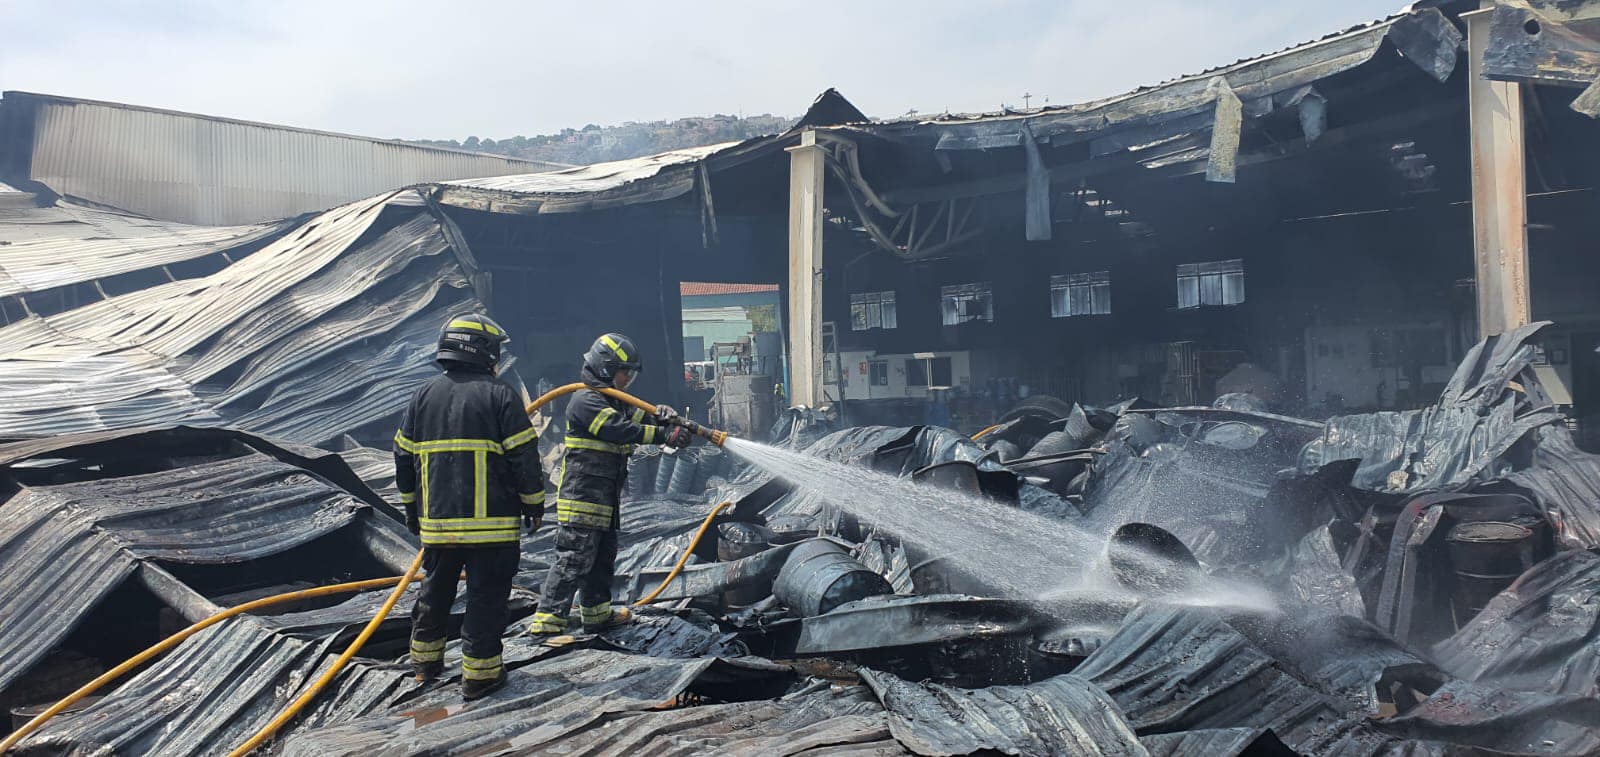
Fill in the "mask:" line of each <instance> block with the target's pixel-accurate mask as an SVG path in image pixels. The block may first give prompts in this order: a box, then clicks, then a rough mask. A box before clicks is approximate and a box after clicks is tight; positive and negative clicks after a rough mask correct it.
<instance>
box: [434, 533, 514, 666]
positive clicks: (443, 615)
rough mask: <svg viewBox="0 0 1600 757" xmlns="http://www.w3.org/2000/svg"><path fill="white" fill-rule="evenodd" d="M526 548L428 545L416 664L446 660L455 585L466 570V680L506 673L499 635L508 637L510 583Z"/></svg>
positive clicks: (463, 645)
mask: <svg viewBox="0 0 1600 757" xmlns="http://www.w3.org/2000/svg"><path fill="white" fill-rule="evenodd" d="M521 558H522V550H521V549H520V548H518V546H517V544H516V543H514V542H513V543H508V544H497V545H494V546H486V547H425V548H424V549H423V553H422V567H423V569H424V570H426V571H427V576H425V577H424V578H423V579H422V587H421V588H420V589H419V590H418V591H417V603H416V604H415V605H414V606H412V608H411V660H412V662H439V661H441V660H443V659H444V644H445V626H446V624H447V623H448V622H449V621H450V605H451V604H453V603H454V602H455V601H456V581H457V580H458V579H459V578H460V577H461V571H462V570H463V569H465V570H466V571H467V614H466V618H465V619H464V620H463V621H462V623H461V655H462V657H461V667H462V671H461V673H462V677H463V678H464V679H466V680H474V679H483V680H488V679H493V678H497V677H499V675H500V673H501V670H502V668H501V662H500V650H501V645H500V636H501V634H503V633H505V630H506V620H507V617H508V614H509V610H508V608H507V607H506V604H507V602H509V601H510V599H511V580H512V579H513V578H515V577H516V575H517V563H518V562H519V561H520V560H521Z"/></svg>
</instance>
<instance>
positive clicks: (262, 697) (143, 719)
mask: <svg viewBox="0 0 1600 757" xmlns="http://www.w3.org/2000/svg"><path fill="white" fill-rule="evenodd" d="M332 638H333V637H331V636H329V637H322V638H319V639H310V640H308V639H301V638H296V637H293V636H289V635H285V634H282V633H277V632H274V631H271V630H268V629H267V628H266V627H265V626H263V625H262V624H261V623H260V622H259V621H258V620H256V619H255V618H252V617H249V616H240V617H237V618H232V619H230V620H227V621H224V622H222V623H219V624H218V625H216V626H214V627H212V628H208V629H206V630H205V631H202V632H200V633H199V634H197V635H195V637H194V638H191V639H189V640H187V641H185V642H184V643H183V644H181V645H179V646H178V648H177V649H175V650H173V651H172V652H171V653H169V654H168V655H166V656H165V657H162V658H161V659H159V660H157V661H156V662H155V663H154V664H152V665H151V666H150V667H149V668H147V669H145V670H144V671H142V672H140V673H138V674H136V675H134V676H133V677H132V678H131V679H129V680H128V681H127V682H126V683H124V684H122V685H121V686H119V687H118V688H117V689H116V690H115V692H114V693H112V694H111V695H110V696H107V697H106V698H105V699H102V700H101V701H99V702H97V703H96V704H94V705H93V706H91V707H90V708H88V709H87V710H85V711H84V712H83V713H81V714H79V715H78V716H76V717H72V718H63V719H57V720H53V721H51V722H49V723H46V724H45V726H44V727H43V728H41V729H40V730H39V731H37V732H36V733H34V734H33V735H32V736H30V737H28V738H27V739H25V740H24V741H23V742H22V744H21V745H20V749H21V753H22V754H59V753H62V752H67V751H72V750H81V751H84V752H89V751H95V750H97V749H103V750H106V751H107V752H109V753H115V754H161V755H209V754H221V753H225V752H228V751H229V750H231V749H233V748H234V747H237V746H238V745H239V744H241V743H243V742H244V740H245V739H246V738H249V736H250V735H251V734H252V733H254V732H255V731H256V730H257V729H259V728H260V727H261V726H264V725H266V724H267V722H268V721H270V720H271V719H272V718H273V717H275V716H276V715H277V714H278V712H279V711H280V710H281V709H282V708H283V707H284V706H285V705H287V704H288V703H289V701H290V700H291V699H292V698H293V697H294V696H295V695H296V694H297V693H298V690H299V688H300V687H301V686H302V685H304V684H305V683H306V682H308V681H309V680H311V678H312V677H313V676H314V675H316V673H317V670H318V669H319V668H320V667H322V666H323V665H325V664H326V662H327V653H328V652H329V651H330V646H331V645H330V642H331V640H332ZM359 670H360V668H358V672H359ZM351 675H352V674H350V673H346V674H345V677H347V678H348V677H350V676H351ZM407 678H409V675H408V671H406V670H405V669H403V668H400V667H399V666H393V667H390V668H389V669H387V670H386V671H384V673H383V674H382V675H378V676H370V677H365V678H364V682H363V685H364V686H365V687H371V688H375V689H377V690H379V691H381V692H383V693H384V694H391V693H393V692H395V691H397V690H399V689H401V688H402V687H403V686H405V681H406V679H407ZM354 696H355V695H354V692H353V691H352V690H349V689H344V690H341V692H340V696H339V699H342V700H343V701H345V702H350V701H352V699H353V698H354Z"/></svg>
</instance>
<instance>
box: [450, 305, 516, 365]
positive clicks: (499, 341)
mask: <svg viewBox="0 0 1600 757" xmlns="http://www.w3.org/2000/svg"><path fill="white" fill-rule="evenodd" d="M510 338H511V336H510V335H509V334H507V333H506V330H505V329H503V328H501V327H500V324H498V323H495V322H494V319H493V318H490V317H489V316H486V315H482V314H480V313H461V314H459V315H453V316H451V317H450V320H448V321H446V322H445V324H444V328H443V329H441V330H440V331H439V352H438V353H437V354H436V355H434V358H433V359H434V360H436V361H438V362H439V364H440V365H446V364H448V363H465V364H467V365H475V366H478V367H480V368H486V369H489V370H493V369H494V367H495V366H496V365H498V364H499V363H500V346H501V345H503V344H505V343H506V341H507V340H508V339H510Z"/></svg>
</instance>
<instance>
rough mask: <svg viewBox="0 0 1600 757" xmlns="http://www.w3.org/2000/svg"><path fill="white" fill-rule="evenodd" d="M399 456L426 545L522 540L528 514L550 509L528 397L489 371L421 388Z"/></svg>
mask: <svg viewBox="0 0 1600 757" xmlns="http://www.w3.org/2000/svg"><path fill="white" fill-rule="evenodd" d="M394 461H395V486H396V487H398V488H399V489H400V501H401V503H402V504H404V505H405V507H406V513H407V515H408V516H409V517H411V518H414V519H416V520H417V522H418V523H419V524H420V525H421V527H422V543H423V544H424V545H427V546H431V547H447V546H474V545H483V544H504V543H507V542H512V543H515V542H516V541H518V539H519V538H520V535H521V516H522V515H524V514H529V515H531V514H537V513H539V512H542V511H543V510H544V474H543V471H542V470H541V469H540V467H539V442H538V434H537V433H535V432H534V430H533V426H532V424H531V423H529V422H528V416H527V414H526V412H525V411H524V410H523V405H522V398H521V397H519V396H518V395H517V393H516V391H515V390H513V389H512V388H511V387H510V386H507V385H506V384H505V383H504V382H502V381H500V380H498V379H496V378H495V377H494V376H492V375H490V374H489V373H487V372H483V371H474V370H468V369H460V368H457V369H452V370H448V371H446V372H444V373H443V374H440V375H439V376H436V377H434V378H433V379H431V380H430V381H428V383H426V384H424V385H423V386H422V388H421V389H418V390H417V393H416V394H415V395H414V396H412V398H411V404H410V406H408V407H407V408H406V415H405V418H404V420H403V421H402V422H401V424H400V429H399V430H398V431H396V432H395V435H394Z"/></svg>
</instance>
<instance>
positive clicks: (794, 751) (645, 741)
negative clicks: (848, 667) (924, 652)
mask: <svg viewBox="0 0 1600 757" xmlns="http://www.w3.org/2000/svg"><path fill="white" fill-rule="evenodd" d="M540 749H541V750H542V751H544V752H547V753H550V754H649V755H653V756H656V757H668V756H670V757H691V756H693V755H703V754H725V755H749V756H750V757H785V756H787V755H808V754H817V755H821V754H828V755H845V754H850V755H867V754H874V755H901V754H908V752H907V751H906V750H905V748H904V747H902V746H900V744H899V742H897V741H895V740H894V739H893V737H892V736H891V735H890V733H889V723H888V720H887V719H886V717H885V715H884V712H883V705H880V704H878V701H877V700H876V699H874V698H873V697H872V695H871V693H870V692H868V691H867V690H866V689H865V688H863V687H860V686H849V687H837V686H835V687H829V686H826V685H822V686H820V687H811V688H809V689H807V690H806V691H802V692H797V693H795V694H791V695H789V696H785V697H782V698H779V699H776V700H772V701H764V702H737V703H733V704H718V705H705V706H701V707H690V708H684V709H677V710H666V711H663V712H631V713H624V714H621V715H618V716H616V717H614V718H612V719H610V720H608V721H606V722H603V723H599V724H596V725H595V727H593V728H589V729H586V730H583V731H578V732H575V733H572V734H568V735H567V736H563V737H561V738H558V739H555V740H553V741H550V742H547V743H546V744H544V745H542V746H541V747H540Z"/></svg>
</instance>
